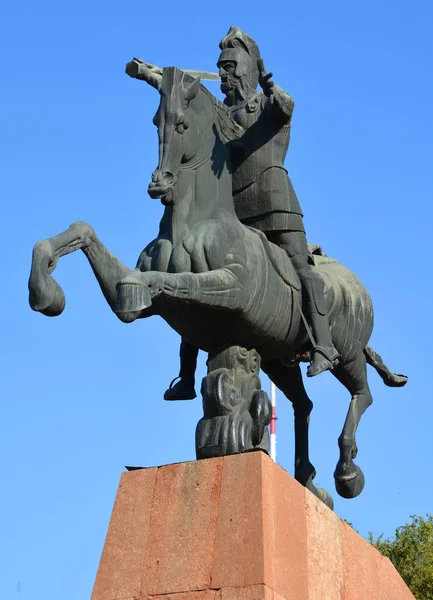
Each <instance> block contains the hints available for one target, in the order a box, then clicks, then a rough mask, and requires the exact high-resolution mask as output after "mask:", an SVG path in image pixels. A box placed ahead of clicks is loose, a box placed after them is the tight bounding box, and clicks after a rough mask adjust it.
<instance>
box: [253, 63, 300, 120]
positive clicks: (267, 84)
mask: <svg viewBox="0 0 433 600" xmlns="http://www.w3.org/2000/svg"><path fill="white" fill-rule="evenodd" d="M257 66H258V69H259V84H260V87H261V88H262V90H263V93H264V95H265V96H266V97H267V98H268V104H269V106H270V107H271V110H272V111H273V112H274V114H275V117H276V118H277V119H278V120H280V121H282V122H283V123H289V122H290V119H291V118H292V113H293V109H294V107H295V102H294V100H293V98H292V97H291V96H290V95H289V94H288V93H287V92H285V91H284V90H283V89H282V88H280V87H279V86H278V85H275V83H274V82H273V81H272V76H273V73H267V72H266V69H265V65H264V64H263V60H262V59H261V58H259V60H258V61H257Z"/></svg>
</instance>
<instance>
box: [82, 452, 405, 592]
mask: <svg viewBox="0 0 433 600" xmlns="http://www.w3.org/2000/svg"><path fill="white" fill-rule="evenodd" d="M151 598H152V599H153V600H157V599H158V600H410V599H411V600H413V598H414V597H413V595H412V594H411V593H410V591H409V590H408V588H407V587H406V585H405V584H404V582H403V580H402V579H401V578H400V576H399V575H398V573H397V571H396V570H395V569H394V567H393V566H392V564H391V563H390V561H389V560H388V559H387V558H383V557H382V556H381V555H380V554H379V552H377V551H376V550H375V549H374V548H373V547H372V546H371V545H370V544H369V543H368V542H366V541H365V540H364V539H363V538H362V537H361V536H360V535H358V534H357V533H356V532H355V531H354V530H353V529H352V528H351V527H349V526H348V525H347V524H346V523H344V522H342V521H341V520H340V519H339V518H338V517H337V515H336V514H335V513H333V512H332V511H331V510H329V509H328V508H327V507H326V506H325V505H324V504H323V503H322V502H320V501H319V500H318V499H317V498H316V497H315V496H313V495H312V494H311V493H310V492H309V491H308V490H306V489H305V488H304V487H302V486H301V485H300V484H299V483H298V482H296V481H295V480H294V479H293V478H292V477H291V476H290V475H289V474H288V473H286V471H284V470H283V469H282V468H281V467H279V466H278V465H276V464H275V463H274V462H273V461H272V460H271V459H270V458H269V457H268V456H267V455H266V454H265V453H263V452H251V453H247V454H240V455H233V456H225V457H222V458H212V459H207V460H201V461H197V462H189V463H180V464H174V465H166V466H164V467H159V468H157V467H154V468H149V469H141V470H137V471H131V472H128V473H124V474H123V475H122V478H121V481H120V486H119V490H118V493H117V498H116V502H115V505H114V509H113V514H112V517H111V521H110V526H109V528H108V533H107V538H106V541H105V546H104V550H103V553H102V557H101V562H100V565H99V570H98V574H97V577H96V581H95V586H94V589H93V595H92V600H150V599H151Z"/></svg>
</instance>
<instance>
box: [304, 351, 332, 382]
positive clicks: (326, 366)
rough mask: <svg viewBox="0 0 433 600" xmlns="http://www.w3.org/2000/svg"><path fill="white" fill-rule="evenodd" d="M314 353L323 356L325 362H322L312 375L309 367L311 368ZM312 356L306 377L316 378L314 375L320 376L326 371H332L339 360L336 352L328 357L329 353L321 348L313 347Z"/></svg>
mask: <svg viewBox="0 0 433 600" xmlns="http://www.w3.org/2000/svg"><path fill="white" fill-rule="evenodd" d="M316 353H318V354H320V355H321V356H323V358H324V359H325V361H326V362H322V365H321V367H320V368H319V369H318V370H317V371H316V372H315V373H312V372H311V367H312V366H313V362H314V355H315V354H316ZM312 356H313V358H312V361H311V364H310V366H309V367H308V369H307V377H316V375H320V374H321V373H323V372H324V371H328V370H329V371H332V369H333V368H334V367H336V366H337V365H338V362H339V358H340V355H339V354H338V352H337V351H335V354H334V355H333V356H330V355H329V353H328V352H327V351H326V350H325V348H323V347H322V346H314V348H313V350H312Z"/></svg>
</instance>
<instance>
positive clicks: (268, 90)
mask: <svg viewBox="0 0 433 600" xmlns="http://www.w3.org/2000/svg"><path fill="white" fill-rule="evenodd" d="M257 67H258V69H259V84H260V87H261V88H262V90H263V93H264V94H265V96H267V97H268V98H270V97H271V96H272V94H274V92H275V90H274V85H275V84H274V82H273V81H272V80H271V77H272V76H273V73H266V69H265V65H264V63H263V59H262V58H259V60H258V61H257Z"/></svg>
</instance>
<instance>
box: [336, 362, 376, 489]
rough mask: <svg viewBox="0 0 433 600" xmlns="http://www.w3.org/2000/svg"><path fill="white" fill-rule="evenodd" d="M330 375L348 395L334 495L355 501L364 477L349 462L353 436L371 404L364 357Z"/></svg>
mask: <svg viewBox="0 0 433 600" xmlns="http://www.w3.org/2000/svg"><path fill="white" fill-rule="evenodd" d="M332 374H333V375H335V377H336V378H337V379H338V380H339V381H340V382H341V383H342V384H343V385H344V386H345V387H346V388H347V389H348V390H349V392H350V393H351V395H352V400H351V402H350V406H349V410H348V412H347V416H346V421H345V423H344V427H343V430H342V432H341V435H340V437H339V438H338V445H339V448H340V459H339V461H338V463H337V466H336V469H335V473H334V477H335V487H336V490H337V492H338V493H339V494H340V496H342V497H343V498H355V497H356V496H358V495H359V494H360V493H361V492H362V490H363V488H364V483H365V480H364V475H363V473H362V471H361V469H360V468H359V467H358V466H357V465H355V463H354V462H353V459H354V458H355V457H356V455H357V453H358V448H357V446H356V440H355V434H356V430H357V428H358V425H359V421H360V419H361V417H362V415H363V413H364V412H365V410H366V409H367V408H368V407H369V406H370V404H371V403H372V402H373V398H372V396H371V392H370V388H369V387H368V382H367V368H366V360H365V356H364V354H363V353H362V354H359V355H358V357H357V358H355V360H353V361H351V362H350V363H347V364H341V363H340V364H339V365H338V366H337V367H336V368H335V369H334V370H333V371H332Z"/></svg>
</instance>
